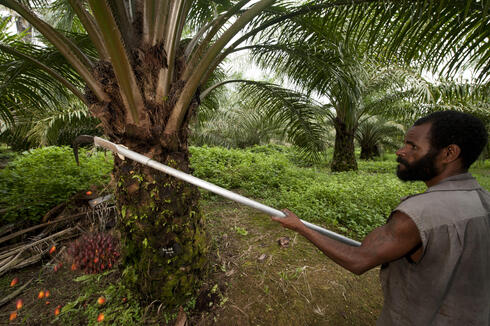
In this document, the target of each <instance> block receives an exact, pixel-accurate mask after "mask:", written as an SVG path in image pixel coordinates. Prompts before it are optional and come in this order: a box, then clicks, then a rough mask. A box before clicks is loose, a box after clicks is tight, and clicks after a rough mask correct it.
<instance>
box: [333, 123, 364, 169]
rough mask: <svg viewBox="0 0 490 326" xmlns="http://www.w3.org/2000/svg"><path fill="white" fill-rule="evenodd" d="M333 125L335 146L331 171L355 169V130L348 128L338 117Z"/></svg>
mask: <svg viewBox="0 0 490 326" xmlns="http://www.w3.org/2000/svg"><path fill="white" fill-rule="evenodd" d="M334 125H335V147H334V152H333V159H332V165H331V167H330V169H331V170H332V172H342V171H350V170H357V162H356V156H355V152H354V134H355V130H349V129H348V128H347V126H346V124H345V123H344V122H342V121H340V120H339V119H338V118H336V119H335V121H334Z"/></svg>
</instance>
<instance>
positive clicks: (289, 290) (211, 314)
mask: <svg viewBox="0 0 490 326" xmlns="http://www.w3.org/2000/svg"><path fill="white" fill-rule="evenodd" d="M202 210H203V212H204V214H205V217H206V224H207V225H208V231H209V233H210V235H211V237H212V248H211V254H212V256H213V260H212V269H213V271H214V272H213V273H212V274H211V275H210V277H209V278H208V279H207V281H206V286H207V287H208V289H212V290H211V292H213V293H214V296H215V297H214V301H209V302H207V303H206V304H209V307H208V309H207V311H206V312H201V313H194V314H191V313H190V314H189V315H188V318H187V319H188V325H202V326H206V325H288V326H289V325H291V326H294V325H339V326H341V325H374V324H375V321H376V317H377V316H378V314H379V313H380V309H381V307H382V303H383V299H382V295H381V289H380V285H379V279H378V272H379V270H378V269H375V270H372V271H369V272H367V273H365V274H364V275H362V276H356V275H354V274H352V273H349V272H347V271H345V270H344V269H342V268H340V267H339V266H337V265H336V264H335V263H333V262H332V261H331V260H330V259H328V258H326V257H325V256H324V255H323V254H322V253H321V252H320V251H319V250H317V249H316V248H315V247H313V246H312V245H311V244H310V243H309V242H308V241H306V240H304V239H303V238H302V237H300V236H297V235H295V234H294V233H293V232H291V231H289V230H285V229H283V228H282V227H280V226H279V225H278V224H276V223H274V222H272V221H270V219H269V217H268V216H266V215H264V214H261V213H257V211H255V210H252V209H249V208H246V207H244V206H240V205H238V204H235V203H232V202H229V201H226V200H221V199H215V200H207V201H203V202H202ZM278 239H282V242H283V243H284V242H288V240H289V243H288V244H287V245H285V246H281V245H280V244H279V243H278ZM52 267H53V266H46V261H45V262H44V264H43V265H38V266H33V267H30V268H27V269H24V270H21V271H16V272H15V273H9V274H6V275H3V276H2V277H1V278H0V298H2V297H4V296H6V295H8V294H9V293H11V292H12V290H11V288H10V282H11V280H12V279H13V278H14V277H18V278H19V285H20V284H24V283H25V282H27V281H28V280H30V279H31V278H32V279H33V281H32V282H31V283H30V284H29V286H28V287H27V288H26V290H25V291H24V292H23V293H22V294H21V295H19V298H20V297H22V298H23V305H24V307H23V308H22V309H21V311H20V313H19V317H18V318H16V319H15V320H13V321H12V322H9V315H10V313H11V312H12V311H15V303H16V299H14V300H12V301H11V302H9V303H8V304H6V305H4V306H2V307H0V325H4V324H11V325H48V324H52V323H51V322H52V321H53V312H54V310H55V308H56V307H57V305H62V304H63V303H66V302H69V301H73V300H75V299H76V298H77V297H78V296H79V295H80V291H82V288H81V287H82V285H81V284H80V283H76V282H74V281H73V279H74V278H75V277H77V276H79V275H80V274H79V273H78V274H77V273H76V272H73V271H71V270H70V269H69V268H68V267H67V266H63V267H62V268H60V269H59V270H58V271H57V272H56V273H54V272H53V270H52ZM109 281H110V280H109ZM112 281H115V282H117V280H112ZM41 290H44V291H45V290H49V291H50V294H51V295H50V298H44V299H42V300H40V299H38V297H37V296H38V293H39V291H41ZM46 302H48V303H46ZM154 314H156V312H154ZM150 315H151V313H150ZM150 317H151V316H150ZM152 318H153V317H152ZM151 320H160V321H159V322H154V324H155V325H163V324H164V323H162V322H161V320H162V319H161V318H153V319H151V318H147V319H146V320H143V321H142V323H143V324H145V325H151V324H152V322H151ZM54 324H56V323H54ZM101 324H103V323H101ZM64 325H66V324H64ZM77 325H79V323H78V324H77ZM170 325H173V323H171V324H170Z"/></svg>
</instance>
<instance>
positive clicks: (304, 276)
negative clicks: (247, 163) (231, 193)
mask: <svg viewBox="0 0 490 326" xmlns="http://www.w3.org/2000/svg"><path fill="white" fill-rule="evenodd" d="M205 211H206V215H207V222H208V225H209V227H210V231H211V234H212V236H213V238H214V242H215V243H216V244H217V246H216V248H214V249H215V250H217V251H219V252H217V257H218V259H217V262H216V264H217V265H219V267H220V269H221V270H222V271H223V272H224V275H225V276H224V279H225V280H224V281H225V283H226V287H225V293H224V301H226V302H225V303H224V304H223V305H222V306H221V307H220V308H219V309H217V310H215V311H214V312H213V313H212V314H209V315H208V316H206V318H205V319H204V320H201V321H200V323H199V324H201V325H374V324H375V321H376V318H377V316H378V315H379V313H380V311H381V307H382V304H383V298H382V295H381V288H380V283H379V278H378V273H379V269H374V270H371V271H369V272H367V273H365V274H364V275H361V276H357V275H354V274H352V273H350V272H348V271H346V270H344V269H343V268H341V267H339V266H338V265H336V264H335V263H333V261H332V260H330V259H328V258H327V257H325V256H324V255H323V254H322V253H321V252H320V251H319V250H318V249H316V248H315V247H314V246H313V245H311V244H310V243H309V242H308V241H307V240H305V239H304V238H302V237H301V236H298V235H296V234H295V233H293V232H291V231H289V230H286V229H283V228H282V227H281V226H279V225H278V224H276V223H274V222H272V221H270V219H269V217H268V216H266V215H264V214H260V213H257V211H255V210H252V209H249V208H244V207H243V206H240V205H238V204H235V203H231V202H225V201H218V202H210V203H208V205H207V206H206V208H205ZM284 237H287V238H289V245H288V246H285V247H281V246H280V245H279V243H278V242H279V241H278V239H281V238H283V239H284Z"/></svg>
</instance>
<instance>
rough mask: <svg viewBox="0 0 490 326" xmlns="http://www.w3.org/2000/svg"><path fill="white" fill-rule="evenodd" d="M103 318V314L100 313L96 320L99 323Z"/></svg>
mask: <svg viewBox="0 0 490 326" xmlns="http://www.w3.org/2000/svg"><path fill="white" fill-rule="evenodd" d="M103 320H104V314H103V313H100V314H99V316H97V321H98V322H99V323H100V322H102V321H103Z"/></svg>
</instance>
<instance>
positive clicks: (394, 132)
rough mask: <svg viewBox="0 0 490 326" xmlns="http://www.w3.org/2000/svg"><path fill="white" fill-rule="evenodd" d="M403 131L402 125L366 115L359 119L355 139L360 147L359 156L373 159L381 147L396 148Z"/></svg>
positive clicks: (379, 152)
mask: <svg viewBox="0 0 490 326" xmlns="http://www.w3.org/2000/svg"><path fill="white" fill-rule="evenodd" d="M404 132H405V128H403V126H402V125H400V124H398V123H396V122H393V121H388V120H386V119H385V118H383V117H379V116H368V117H365V118H363V119H361V120H360V121H359V125H358V127H357V130H356V135H355V137H356V140H357V142H358V143H359V146H360V147H361V155H360V158H361V159H362V160H373V159H375V158H376V157H379V156H380V154H381V151H382V150H383V149H387V148H388V149H396V148H398V147H399V146H400V144H401V139H402V137H403V134H404Z"/></svg>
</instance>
